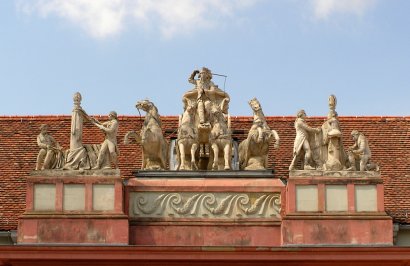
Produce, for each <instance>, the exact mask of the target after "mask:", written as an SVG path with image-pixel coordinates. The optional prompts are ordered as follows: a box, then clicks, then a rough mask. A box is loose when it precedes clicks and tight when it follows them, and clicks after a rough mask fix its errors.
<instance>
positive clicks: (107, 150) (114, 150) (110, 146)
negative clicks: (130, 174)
mask: <svg viewBox="0 0 410 266" xmlns="http://www.w3.org/2000/svg"><path fill="white" fill-rule="evenodd" d="M108 119H109V120H108V121H106V122H104V123H101V122H99V121H98V120H97V119H95V118H91V122H92V123H93V124H94V125H96V126H97V127H98V128H99V129H101V131H103V132H104V134H105V140H104V142H103V143H102V144H101V148H100V151H99V153H98V159H97V164H96V166H95V167H93V169H101V168H102V166H103V162H104V160H109V161H110V162H112V163H113V164H114V166H115V168H118V155H119V150H118V145H117V132H118V120H117V113H116V112H115V111H112V112H110V113H109V115H108ZM104 168H111V167H110V163H108V162H106V163H105V166H104Z"/></svg>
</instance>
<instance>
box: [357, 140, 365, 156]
mask: <svg viewBox="0 0 410 266" xmlns="http://www.w3.org/2000/svg"><path fill="white" fill-rule="evenodd" d="M357 144H358V145H357V149H356V150H355V153H357V154H360V153H364V151H365V149H366V139H365V138H364V137H363V136H360V137H359V140H358V141H357Z"/></svg>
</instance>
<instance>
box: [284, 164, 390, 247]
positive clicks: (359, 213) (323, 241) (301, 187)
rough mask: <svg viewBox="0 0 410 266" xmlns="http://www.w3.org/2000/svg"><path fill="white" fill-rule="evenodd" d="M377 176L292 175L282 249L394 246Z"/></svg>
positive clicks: (319, 173) (381, 186) (375, 173)
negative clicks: (334, 246)
mask: <svg viewBox="0 0 410 266" xmlns="http://www.w3.org/2000/svg"><path fill="white" fill-rule="evenodd" d="M383 191H384V187H383V180H382V179H381V177H380V173H378V172H348V171H337V172H330V171H290V173H289V179H288V183H287V188H286V215H285V217H284V218H283V223H282V235H283V243H282V244H283V246H292V245H320V246H325V245H372V246H373V245H392V244H393V225H392V219H391V217H390V216H388V215H387V214H386V213H385V211H384V193H383Z"/></svg>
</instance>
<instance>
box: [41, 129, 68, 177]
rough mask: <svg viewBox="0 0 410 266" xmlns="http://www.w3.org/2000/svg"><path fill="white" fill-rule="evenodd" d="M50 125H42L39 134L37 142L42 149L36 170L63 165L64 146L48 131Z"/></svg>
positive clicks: (56, 167)
mask: <svg viewBox="0 0 410 266" xmlns="http://www.w3.org/2000/svg"><path fill="white" fill-rule="evenodd" d="M48 129H49V127H48V125H46V124H42V125H41V126H40V131H41V132H40V134H39V135H38V136H37V144H38V147H39V148H40V151H39V153H38V156H37V163H36V170H37V171H38V170H45V169H59V168H61V167H63V163H64V156H63V152H62V147H61V146H60V144H58V142H57V141H56V140H55V139H54V138H53V137H52V136H51V135H50V134H49V133H48Z"/></svg>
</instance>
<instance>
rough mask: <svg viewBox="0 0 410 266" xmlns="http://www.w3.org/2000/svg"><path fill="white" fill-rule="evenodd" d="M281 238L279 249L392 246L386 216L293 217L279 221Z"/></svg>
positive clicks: (391, 229) (389, 227) (390, 228)
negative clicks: (331, 246)
mask: <svg viewBox="0 0 410 266" xmlns="http://www.w3.org/2000/svg"><path fill="white" fill-rule="evenodd" d="M282 237H283V243H282V245H283V246H303V245H319V246H329V245H354V246H355V245H361V246H363V245H364V246H366V245H367V246H377V245H380V246H392V245H393V224H392V221H391V218H390V217H388V216H380V217H361V218H356V219H349V218H348V216H345V217H342V216H340V217H333V218H331V217H329V218H328V219H320V218H318V217H316V218H310V219H309V218H308V217H306V216H299V217H298V216H294V217H286V218H284V220H283V221H282Z"/></svg>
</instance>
